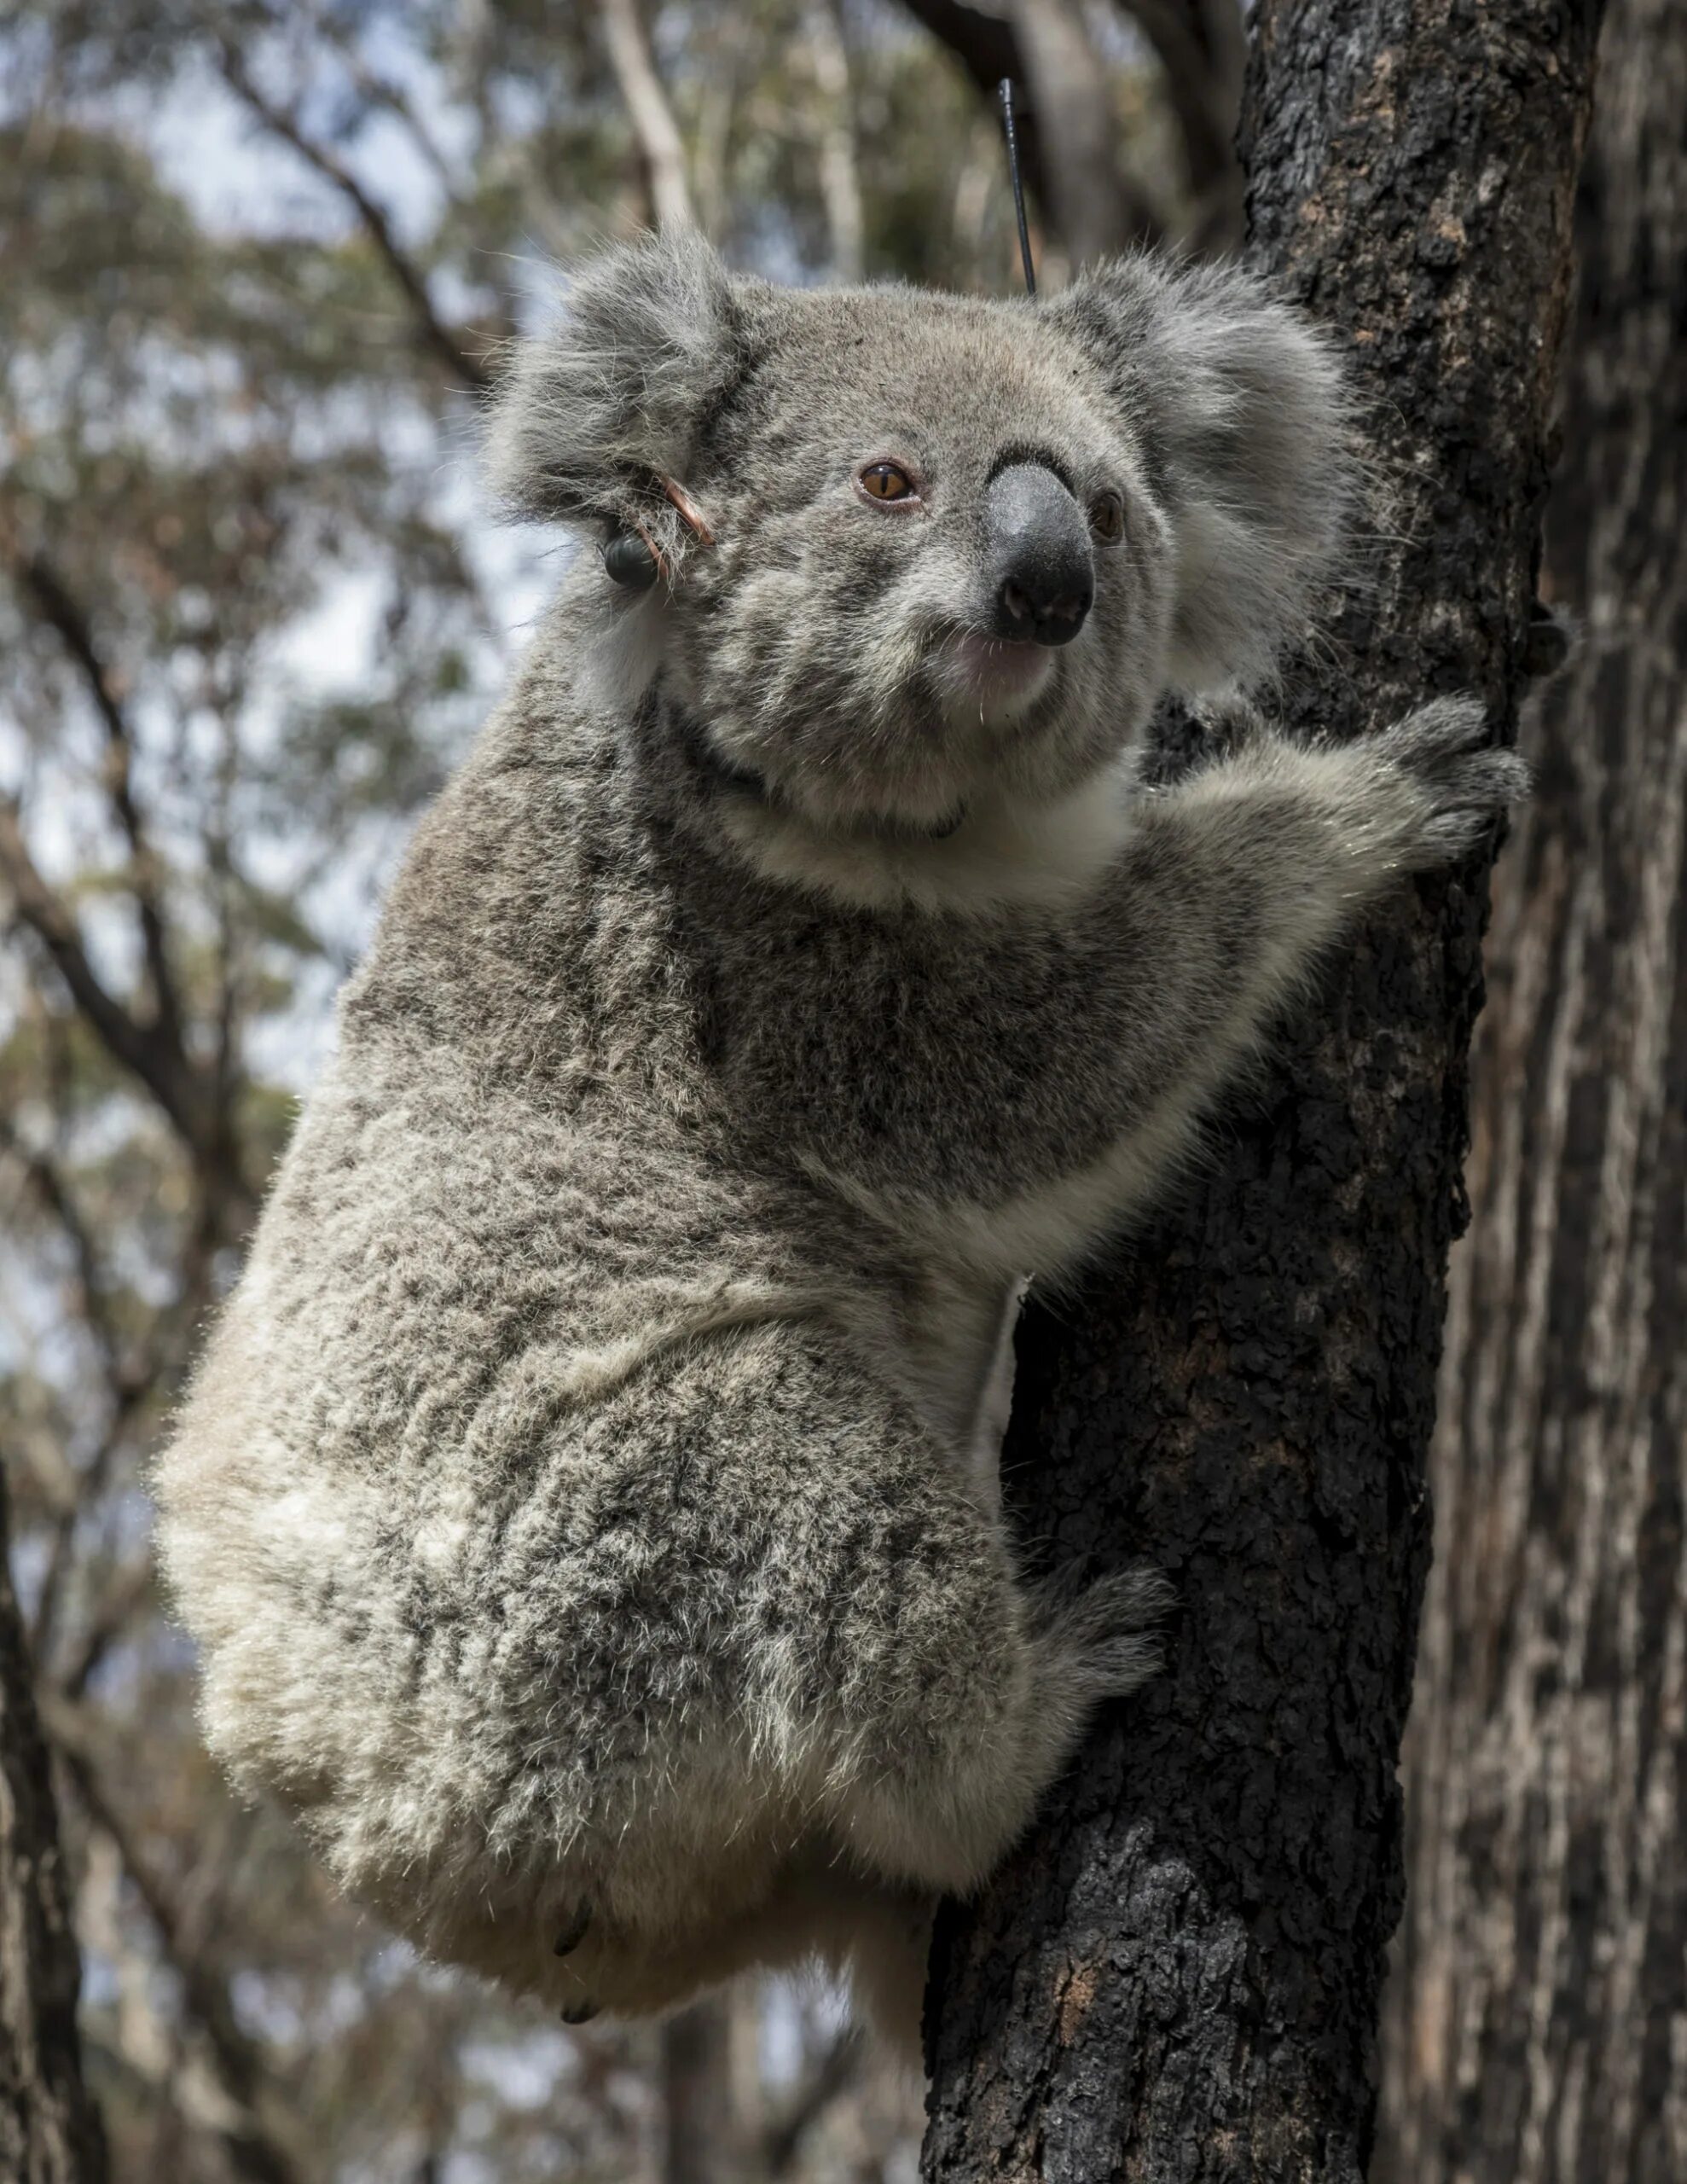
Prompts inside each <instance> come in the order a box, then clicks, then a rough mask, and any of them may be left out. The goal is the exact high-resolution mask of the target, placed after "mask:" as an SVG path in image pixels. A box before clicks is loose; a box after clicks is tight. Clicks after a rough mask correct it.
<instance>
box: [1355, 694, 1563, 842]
mask: <svg viewBox="0 0 1687 2184" xmlns="http://www.w3.org/2000/svg"><path fill="white" fill-rule="evenodd" d="M1370 747H1371V748H1372V749H1374V750H1375V752H1377V756H1378V757H1380V758H1383V759H1384V760H1386V761H1387V763H1388V765H1389V766H1390V768H1391V769H1393V770H1394V772H1395V773H1396V775H1404V776H1405V777H1406V780H1407V781H1409V782H1410V783H1411V785H1412V788H1413V789H1414V790H1415V791H1416V792H1417V794H1416V796H1415V797H1414V799H1413V807H1414V808H1413V810H1412V814H1411V816H1410V817H1409V818H1407V819H1406V820H1405V823H1404V824H1403V825H1402V827H1401V829H1400V832H1401V835H1402V838H1403V839H1401V841H1400V851H1401V853H1402V855H1403V858H1404V861H1405V862H1406V863H1407V864H1408V865H1409V866H1411V867H1412V868H1413V869H1414V870H1419V871H1424V870H1429V869H1432V868H1434V867H1435V866H1436V865H1441V864H1452V863H1456V862H1457V861H1458V859H1459V858H1460V857H1468V856H1469V855H1470V853H1471V851H1474V850H1475V849H1477V848H1479V847H1480V846H1481V844H1482V843H1483V842H1484V841H1485V840H1486V839H1487V834H1488V831H1489V829H1490V828H1491V827H1492V826H1493V822H1494V821H1495V820H1496V819H1497V818H1498V817H1499V815H1500V814H1501V812H1503V811H1504V809H1505V807H1506V806H1507V805H1508V804H1515V803H1516V802H1517V801H1518V800H1519V799H1522V798H1523V797H1525V796H1527V795H1528V788H1529V770H1528V766H1527V765H1526V764H1525V763H1524V762H1523V760H1522V758H1519V757H1518V755H1517V753H1516V752H1515V751H1507V750H1500V749H1496V748H1495V747H1494V746H1492V745H1491V744H1489V743H1488V741H1487V715H1486V713H1485V712H1483V710H1482V708H1481V706H1480V705H1479V704H1478V703H1477V702H1476V700H1475V699H1474V698H1437V699H1435V700H1433V701H1432V702H1431V703H1430V704H1429V705H1427V706H1419V707H1418V708H1417V712H1413V713H1408V714H1407V715H1406V718H1405V719H1404V720H1403V721H1400V722H1398V723H1396V724H1395V725H1394V727H1393V728H1390V729H1387V730H1385V731H1384V733H1383V735H1379V736H1378V737H1377V739H1376V741H1375V743H1374V745H1372V746H1370Z"/></svg>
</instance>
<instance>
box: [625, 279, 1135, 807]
mask: <svg viewBox="0 0 1687 2184" xmlns="http://www.w3.org/2000/svg"><path fill="white" fill-rule="evenodd" d="M739 311H740V317H741V321H742V322H743V325H744V330H745V339H746V342H747V346H748V351H749V354H748V358H747V361H746V363H745V369H744V370H743V372H742V374H741V375H739V378H738V380H737V381H736V383H735V384H734V386H733V389H732V392H731V393H730V396H729V397H728V399H727V400H726V401H724V402H723V403H722V404H721V405H720V407H719V408H718V409H717V410H716V412H715V414H714V415H712V416H710V418H709V419H708V420H707V421H705V423H704V426H703V427H702V429H701V431H700V432H699V436H698V439H697V443H696V446H695V449H694V451H693V458H692V461H691V463H690V466H689V470H688V474H687V479H686V481H685V482H686V490H687V492H688V493H689V494H690V495H691V496H692V497H693V499H694V500H695V502H697V505H698V507H699V509H700V510H701V511H702V513H703V514H704V516H705V517H706V519H707V521H708V523H709V525H710V528H711V529H712V531H714V534H715V540H716V543H715V544H714V545H713V546H712V547H708V548H704V549H700V550H698V551H693V552H691V553H688V554H687V556H686V558H685V561H684V564H683V566H682V569H681V573H680V576H679V578H678V580H677V581H676V583H675V586H674V589H673V592H672V595H671V598H670V601H669V602H668V605H667V608H666V614H665V620H666V633H665V635H664V658H665V659H668V660H669V661H670V662H671V664H672V667H673V670H674V672H675V676H676V678H677V680H678V683H679V687H680V688H681V690H682V692H683V694H685V696H686V697H687V700H689V702H690V703H691V705H692V707H693V712H695V714H696V717H698V719H699V721H701V722H702V723H705V724H706V728H707V731H708V733H709V734H710V736H711V737H712V738H713V739H714V741H715V742H716V746H718V747H719V749H720V750H721V751H722V752H723V754H724V755H725V756H726V757H727V758H728V760H729V761H730V762H731V763H732V764H733V765H735V766H738V767H741V768H745V769H748V770H751V771H753V772H755V773H756V774H757V775H761V776H762V777H763V778H765V779H766V780H767V781H769V782H770V783H771V784H773V785H774V787H776V788H777V790H778V792H779V793H780V795H781V796H782V797H783V798H785V799H787V800H789V801H791V802H793V803H795V804H798V805H800V806H802V807H803V808H805V809H807V810H809V811H811V812H812V813H813V814H814V815H815V816H820V817H832V816H843V817H850V816H857V815H863V814H865V815H870V816H873V817H875V818H882V819H888V820H892V821H901V822H909V823H913V824H940V823H942V821H943V820H944V818H945V816H947V815H949V814H952V813H953V812H954V811H955V810H956V809H957V808H958V807H959V805H960V804H964V803H965V801H966V800H967V799H969V798H971V797H973V796H975V795H976V794H977V793H978V792H979V791H980V789H981V788H983V787H987V786H989V785H1000V786H1002V787H1006V788H1007V789H1008V790H1010V791H1011V792H1013V793H1023V794H1025V795H1029V796H1036V795H1040V794H1046V793H1053V792H1054V791H1057V790H1058V789H1061V788H1064V787H1067V786H1069V785H1070V783H1071V782H1072V781H1074V780H1075V778H1078V777H1080V776H1081V775H1084V774H1086V773H1088V772H1090V771H1093V770H1094V769H1095V768H1096V767H1097V766H1098V765H1099V764H1103V763H1104V761H1105V760H1106V759H1107V758H1110V757H1111V756H1112V755H1113V754H1114V753H1116V752H1117V750H1118V749H1119V748H1120V746H1121V745H1122V743H1123V742H1124V741H1126V740H1127V739H1128V738H1129V737H1130V736H1131V735H1133V734H1134V733H1135V732H1136V730H1137V729H1138V728H1139V725H1140V723H1141V722H1142V720H1143V719H1144V717H1145V714H1146V712H1147V710H1148V708H1149V706H1151V704H1152V702H1153V700H1154V698H1155V696H1156V695H1157V693H1158V690H1159V689H1160V688H1161V686H1162V683H1163V680H1164V677H1165V667H1166V659H1167V653H1168V637H1169V627H1170V619H1171V613H1170V609H1171V599H1172V590H1173V572H1172V566H1171V551H1170V549H1171V540H1170V536H1169V532H1168V526H1167V523H1166V520H1165V518H1164V516H1163V515H1162V513H1161V511H1160V509H1159V508H1158V507H1157V504H1156V502H1155V500H1154V498H1153V497H1152V495H1151V492H1150V491H1149V489H1148V485H1147V481H1146V479H1145V475H1144V471H1143V463H1142V458H1141V454H1140V450H1139V449H1138V448H1136V447H1135V446H1134V445H1133V441H1132V437H1131V434H1130V433H1129V431H1128V428H1127V427H1126V424H1125V422H1124V421H1123V419H1122V417H1121V416H1120V415H1119V414H1118V413H1117V411H1116V410H1111V409H1110V405H1109V403H1108V401H1107V398H1106V393H1105V389H1104V385H1103V383H1102V381H1101V378H1100V375H1099V373H1098V371H1097V370H1096V369H1095V367H1094V366H1093V363H1091V361H1090V359H1089V358H1088V357H1086V356H1085V355H1084V354H1083V352H1082V351H1081V349H1080V348H1079V347H1078V346H1077V345H1076V344H1075V342H1073V341H1071V340H1069V339H1068V338H1066V337H1064V335H1062V334H1059V333H1058V332H1057V331H1056V330H1055V329H1053V328H1051V327H1050V326H1049V325H1048V324H1047V322H1046V319H1044V320H1040V319H1039V317H1037V315H1036V312H1035V309H1034V308H1033V307H1032V306H1030V305H1007V304H994V305H993V304H986V303H973V302H968V301H965V300H962V299H958V298H953V297H943V296H928V295H921V294H919V293H913V292H908V291H895V290H890V291H883V292H879V293H873V292H871V291H857V292H849V291H843V292H836V291H834V292H832V293H826V292H820V293H811V294H800V293H799V294H790V293H782V292H778V291H764V292H762V293H761V294H759V295H752V296H750V297H746V298H745V299H743V300H742V301H741V302H740V305H739Z"/></svg>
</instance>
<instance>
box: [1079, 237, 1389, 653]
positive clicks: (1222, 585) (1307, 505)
mask: <svg viewBox="0 0 1687 2184" xmlns="http://www.w3.org/2000/svg"><path fill="white" fill-rule="evenodd" d="M1048 309H1049V314H1050V317H1052V318H1054V319H1056V320H1057V321H1058V322H1060V323H1061V324H1062V325H1063V326H1064V328H1065V329H1066V330H1067V331H1068V333H1069V334H1072V335H1075V337H1076V338H1077V340H1079V341H1080V342H1081V344H1082V346H1084V347H1085V348H1086V349H1087V351H1089V352H1090V354H1091V356H1092V357H1093V358H1094V359H1095V361H1096V362H1097V363H1098V364H1099V366H1100V368H1101V370H1102V372H1103V375H1104V377H1105V379H1106V380H1107V383H1108V386H1109V387H1110V391H1111V392H1112V393H1113V395H1114V397H1115V398H1116V401H1117V402H1118V404H1119V405H1120V408H1121V410H1122V412H1123V414H1124V415H1125V416H1126V418H1127V419H1128V423H1129V425H1130V427H1131V428H1132V430H1133V432H1134V433H1136V434H1137V436H1138V438H1139V440H1140V442H1141V444H1142V447H1143V450H1144V454H1145V459H1146V462H1147V466H1148V469H1149V473H1150V483H1151V485H1152V487H1153V488H1154V490H1155V491H1156V492H1157V496H1158V497H1159V498H1160V499H1161V501H1162V503H1163V505H1164V506H1165V508H1166V510H1167V513H1168V516H1169V517H1170V520H1171V523H1172V526H1173V531H1174V536H1175V538H1176V541H1177V553H1178V595H1177V607H1176V618H1175V622H1174V653H1173V661H1172V672H1173V679H1174V682H1175V683H1178V684H1179V685H1180V687H1181V688H1185V689H1189V690H1201V689H1208V688H1214V687H1216V686H1219V685H1222V684H1224V683H1238V682H1241V683H1245V682H1247V681H1248V680H1249V679H1250V678H1251V677H1256V676H1258V675H1261V674H1263V673H1264V672H1265V671H1267V669H1268V668H1269V667H1270V665H1271V664H1272V658H1273V656H1274V655H1275V654H1276V653H1277V652H1278V649H1279V648H1280V647H1281V646H1282V645H1283V643H1284V641H1285V640H1286V639H1287V638H1288V637H1290V636H1292V635H1293V634H1294V631H1295V629H1296V624H1297V623H1298V622H1299V620H1300V619H1301V615H1302V613H1303V612H1304V609H1305V606H1306V601H1307V595H1308V592H1309V590H1310V588H1311V585H1312V583H1313V579H1314V578H1316V577H1317V576H1318V574H1319V572H1320V571H1321V570H1322V569H1323V568H1324V567H1325V566H1326V565H1327V564H1328V562H1329V561H1330V557H1331V555H1332V554H1333V552H1334V550H1335V548H1336V543H1337V542H1338V540H1339V538H1340V537H1341V534H1342V524H1343V519H1344V517H1345V515H1346V513H1347V510H1348V505H1349V503H1350V502H1351V499H1352V476H1353V467H1352V461H1351V455H1350V439H1351V435H1350V433H1349V428H1348V403H1347V400H1346V398H1345V395H1344V392H1343V387H1342V375H1341V372H1340V369H1339V368H1338V366H1337V364H1336V359H1335V357H1334V355H1333V353H1332V351H1330V347H1329V346H1327V345H1326V343H1325V341H1324V340H1322V339H1321V338H1320V337H1319V334H1317V333H1315V332H1314V331H1313V329H1312V328H1310V327H1309V326H1308V325H1307V323H1306V322H1304V321H1303V320H1301V318H1299V317H1297V316H1296V314H1295V313H1294V312H1293V311H1290V310H1289V309H1287V308H1286V307H1285V306H1284V305H1281V304H1279V303H1277V302H1275V301H1274V300H1273V299H1272V297H1271V296H1270V294H1269V293H1268V292H1267V290H1266V288H1264V286H1263V285H1262V284H1261V282H1258V281H1256V280H1255V279H1254V278H1253V277H1252V276H1250V275H1249V274H1246V273H1243V272H1241V271H1239V270H1237V269H1235V268H1233V267H1229V266H1210V265H1208V266H1179V265H1175V264H1171V265H1168V264H1162V263H1160V262H1157V261H1156V260H1155V259H1153V258H1146V257H1142V258H1120V259H1116V260H1115V261H1114V262H1113V263H1112V264H1105V265H1103V266H1101V267H1100V268H1099V270H1097V271H1096V272H1094V273H1093V274H1089V275H1087V276H1085V277H1083V278H1082V279H1081V280H1079V281H1077V282H1075V283H1074V284H1073V286H1072V287H1071V288H1068V289H1067V290H1066V291H1065V292H1064V293H1063V294H1061V295H1060V296H1058V298H1056V299H1054V300H1053V301H1052V303H1051V304H1050V305H1049V306H1048Z"/></svg>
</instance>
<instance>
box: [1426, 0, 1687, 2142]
mask: <svg viewBox="0 0 1687 2184" xmlns="http://www.w3.org/2000/svg"><path fill="white" fill-rule="evenodd" d="M1684 114H1687V6H1684V4H1683V0H1615V4H1614V5H1613V7H1612V9H1611V10H1610V14H1609V20H1608V21H1607V24H1606V27H1605V33H1604V45H1603V55H1602V62H1601V74H1600V84H1599V104H1598V110H1597V119H1596V123H1595V127H1594V134H1593V141H1592V145H1591V151H1590V157H1589V162H1588V168H1587V173H1586V181H1585V184H1584V189H1583V194H1582V198H1581V202H1580V206H1579V216H1578V230H1579V238H1580V243H1581V256H1582V269H1583V270H1582V282H1581V304H1580V315H1579V322H1578V325H1577V328H1576V334H1575V338H1574V348H1573V352H1572V357H1571V363H1570V369H1569V372H1568V386H1567V402H1566V408H1567V411H1568V431H1567V433H1566V435H1565V441H1564V457H1563V464H1562V471H1561V473H1560V475H1559V477H1558V479H1557V482H1556V483H1555V485H1554V489H1553V497H1552V505H1551V514H1550V516H1549V521H1548V550H1547V566H1548V570H1549V573H1550V577H1551V590H1552V593H1553V595H1554V596H1555V597H1556V598H1558V599H1562V601H1565V602H1566V603H1568V605H1570V606H1572V607H1574V609H1575V610H1576V612H1577V613H1578V614H1579V615H1580V616H1581V617H1582V619H1583V621H1584V625H1585V632H1586V635H1585V649H1584V651H1583V653H1582V656H1581V658H1580V660H1579V661H1578V662H1577V663H1576V664H1575V665H1574V667H1573V669H1572V671H1570V673H1569V674H1568V676H1567V677H1565V678H1564V680H1563V681H1562V683H1561V684H1560V685H1559V686H1558V687H1557V688H1555V689H1554V690H1552V691H1551V693H1549V694H1548V697H1547V700H1546V702H1545V706H1544V708H1543V713H1542V718H1541V720H1540V723H1539V729H1536V730H1534V731H1533V732H1532V733H1531V735H1530V736H1529V739H1528V741H1529V742H1530V744H1531V746H1533V747H1534V748H1535V749H1536V750H1538V752H1539V788H1538V792H1537V795H1536V799H1535V801H1534V804H1533V807H1532V808H1531V809H1530V810H1529V811H1528V813H1527V814H1526V815H1525V816H1524V817H1523V820H1522V824H1521V826H1520V828H1519V830H1518V838H1517V840H1516V845H1515V846H1514V848H1513V850H1512V851H1511V854H1510V857H1508V858H1507V860H1506V865H1505V868H1504V874H1503V877H1502V879H1501V881H1500V883H1499V886H1498V888H1497V889H1496V896H1495V912H1494V927H1493V938H1492V942H1491V947H1490V956H1491V961H1492V965H1493V970H1492V982H1493V1002H1492V1004H1491V1006H1490V1008H1489V1011H1488V1014H1487V1019H1485V1021H1484V1025H1483V1031H1482V1039H1481V1048H1480V1058H1481V1066H1480V1068H1479V1071H1478V1074H1477V1085H1478V1096H1477V1101H1476V1107H1475V1133H1474V1138H1475V1141H1474V1147H1473V1153H1472V1160H1471V1196H1472V1199H1473V1202H1474V1205H1475V1215H1474V1220H1473V1224H1472V1233H1471V1236H1470V1242H1469V1243H1468V1244H1467V1245H1466V1246H1465V1247H1464V1251H1463V1252H1461V1253H1460V1254H1459V1256H1458V1258H1457V1259H1456V1261H1455V1263H1454V1269H1453V1277H1452V1292H1451V1309H1450V1311H1449V1314H1448V1324H1447V1346H1446V1358H1445V1362H1444V1365H1443V1368H1442V1376H1441V1426H1440V1428H1439V1430H1438V1432H1437V1433H1436V1437H1435V1445H1434V1450H1433V1455H1432V1459H1431V1475H1432V1478H1433V1479H1434V1481H1435V1490H1436V1499H1437V1502H1438V1503H1439V1506H1440V1520H1439V1529H1440V1531H1441V1554H1440V1556H1439V1558H1438V1568H1437V1573H1436V1580H1435V1583H1434V1584H1433V1585H1432V1586H1431V1588H1430V1594H1429V1609H1428V1614H1427V1620H1426V1625H1425V1640H1424V1648H1423V1682H1422V1688H1421V1690H1420V1693H1419V1697H1418V1704H1417V1714H1416V1716H1415V1717H1414V1721H1413V1726H1412V1734H1411V1736H1410V1738H1409V1739H1408V1740H1407V1749H1408V1755H1409V1761H1408V1771H1407V1778H1406V1779H1407V1785H1408V1791H1409V1796H1410V1802H1411V1809H1412V1830H1411V1834H1412V1843H1411V1849H1410V1870H1411V1874H1412V1899H1411V1902H1410V1906H1409V1910H1408V1916H1407V1921H1406V1928H1405V1931H1404V1934H1403V1937H1402V1950H1401V1960H1400V1971H1399V1974H1398V1977H1397V1978H1396V1981H1395V1983H1394V1986H1393V1988H1392V1989H1391V1990H1390V1996H1389V2007H1388V2019H1387V2024H1388V2042H1387V2047H1386V2054H1387V2064H1388V2067H1387V2068H1386V2070H1385V2071H1384V2083H1385V2116H1386V2126H1387V2127H1386V2129H1385V2133H1384V2139H1385V2143H1387V2144H1388V2146H1390V2148H1391V2149H1392V2151H1393V2154H1394V2159H1393V2160H1392V2162H1391V2164H1390V2167H1391V2171H1392V2173H1393V2174H1394V2175H1397V2176H1398V2177H1399V2178H1400V2180H1401V2184H1440V2180H1443V2179H1445V2180H1448V2184H1451V2180H1452V2179H1455V2178H1457V2179H1460V2180H1471V2184H1476V2180H1480V2184H1514V2180H1515V2184H1582V2180H1584V2179H1597V2184H1674V2180H1678V2179H1679V2178H1682V2177H1687V1864H1684V1859H1683V1844H1684V1843H1687V1560H1684V1536H1683V1502H1684V1497H1687V977H1684V973H1687V876H1684V851H1687V363H1684V361H1683V344H1684V337H1687V123H1684V120H1683V116H1684Z"/></svg>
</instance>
